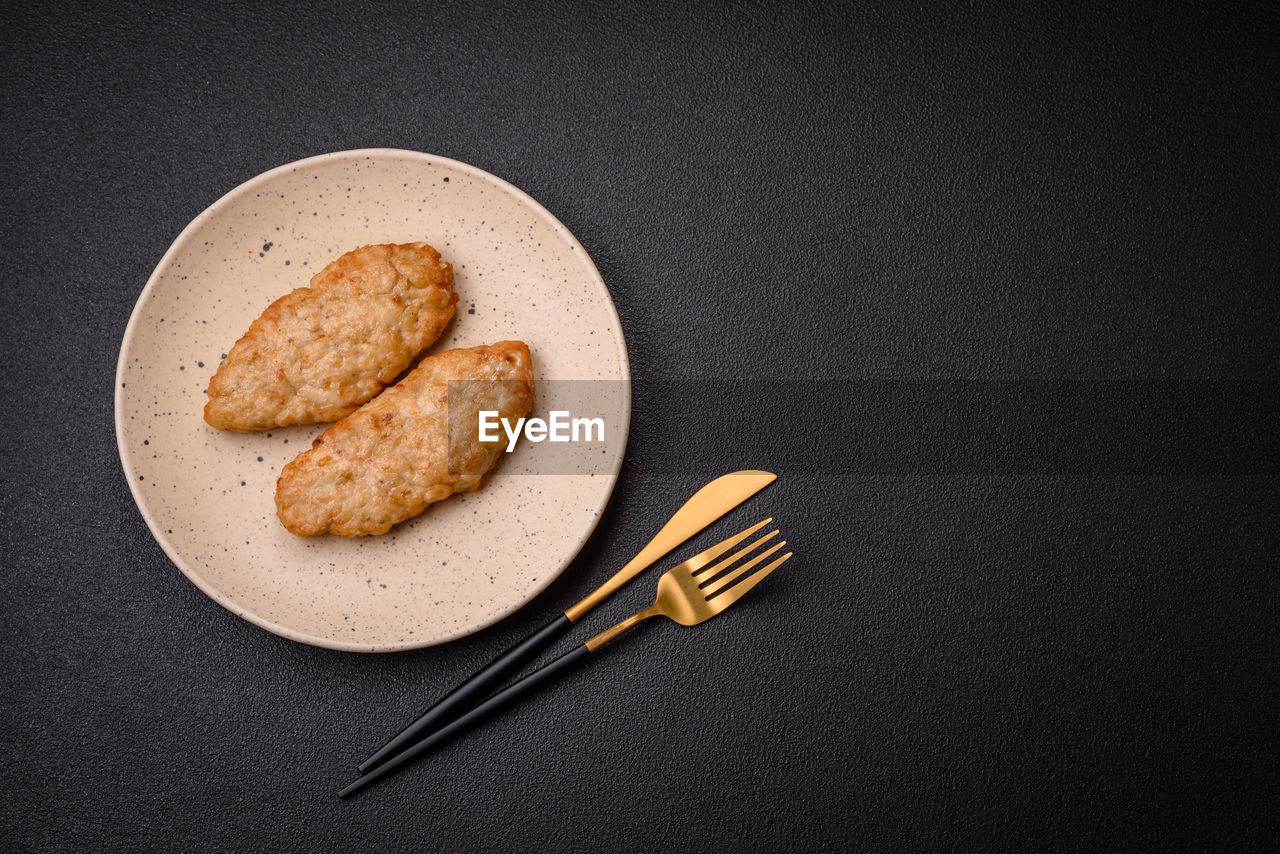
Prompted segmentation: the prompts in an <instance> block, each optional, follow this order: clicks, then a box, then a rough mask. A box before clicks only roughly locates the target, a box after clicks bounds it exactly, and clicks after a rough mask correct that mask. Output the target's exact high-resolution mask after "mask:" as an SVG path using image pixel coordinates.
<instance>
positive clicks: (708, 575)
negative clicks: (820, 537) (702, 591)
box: [690, 530, 778, 587]
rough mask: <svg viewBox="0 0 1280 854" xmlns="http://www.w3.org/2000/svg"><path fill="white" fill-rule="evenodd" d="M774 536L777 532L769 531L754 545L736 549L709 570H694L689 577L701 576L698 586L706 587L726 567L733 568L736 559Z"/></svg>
mask: <svg viewBox="0 0 1280 854" xmlns="http://www.w3.org/2000/svg"><path fill="white" fill-rule="evenodd" d="M776 536H778V531H776V530H774V531H770V532H769V533H767V534H765V535H764V536H763V537H761V538H760V539H758V540H756V541H755V542H754V543H752V544H751V545H749V546H743V547H742V548H740V549H738V550H737V551H736V552H734V553H733V554H731V555H729V556H728V557H727V558H725V559H724V560H722V561H720V562H719V563H718V564H716V565H715V566H713V567H711V568H710V569H705V568H704V569H695V570H694V571H693V572H691V573H690V575H701V576H702V583H701V584H699V585H698V586H699V587H706V586H707V585H708V584H710V583H711V581H712V580H713V579H714V578H715V577H716V576H717V575H719V574H720V573H721V572H723V571H724V570H725V569H727V568H728V567H731V566H733V565H734V564H735V563H736V562H737V561H738V558H740V557H742V556H743V555H746V554H750V553H751V552H753V551H755V550H756V548H757V547H759V546H760V544H761V543H765V542H768V540H769V539H770V538H771V537H776Z"/></svg>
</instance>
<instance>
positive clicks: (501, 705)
mask: <svg viewBox="0 0 1280 854" xmlns="http://www.w3.org/2000/svg"><path fill="white" fill-rule="evenodd" d="M590 656H591V650H590V649H588V648H587V645H586V644H579V645H578V646H576V647H574V648H573V649H571V650H569V651H568V652H566V653H565V654H564V655H562V656H560V657H559V658H557V659H555V660H554V661H552V662H551V663H550V664H546V665H544V666H542V667H540V668H539V669H537V670H535V671H533V672H532V673H530V674H529V675H528V676H526V677H524V678H523V679H521V680H520V681H519V682H516V683H515V684H513V685H511V686H510V687H508V688H504V689H503V690H501V691H499V692H498V693H497V694H494V695H493V696H492V697H490V698H489V699H488V700H485V701H484V702H483V703H481V704H480V705H478V706H476V707H475V708H474V709H472V710H471V711H469V712H467V713H466V714H464V715H463V716H462V717H460V718H458V719H457V720H455V721H454V722H453V723H451V724H447V725H446V726H444V727H443V728H441V729H439V730H436V732H434V733H432V734H431V735H429V736H427V737H426V738H424V739H422V740H421V741H419V742H417V743H416V744H414V745H413V746H412V747H408V748H406V749H404V750H402V751H400V752H399V753H397V754H396V755H395V756H392V757H391V758H390V759H388V760H387V761H386V762H383V763H382V764H381V765H379V766H378V767H376V768H374V769H373V770H371V771H370V772H369V773H367V774H365V775H364V776H363V777H360V778H359V779H357V780H356V781H354V782H353V783H351V784H349V785H348V786H347V787H346V788H345V789H343V790H342V791H341V792H339V793H338V797H340V798H345V797H346V796H347V795H350V794H351V793H352V792H355V791H356V790H358V789H362V788H364V787H365V786H367V785H368V784H370V783H372V782H373V781H374V780H377V779H378V778H379V777H382V776H384V775H386V774H390V773H391V772H392V771H395V770H396V769H397V768H400V767H402V766H404V765H406V764H408V763H409V762H412V761H413V760H414V759H415V758H416V757H418V756H421V755H422V754H423V753H425V752H427V751H428V750H430V749H431V748H433V747H435V746H437V745H439V744H442V743H443V742H446V741H448V740H449V739H451V738H453V737H454V736H456V735H459V734H460V733H463V732H466V731H467V730H469V729H471V728H472V727H474V726H476V725H477V724H479V723H480V722H481V721H483V720H484V719H485V718H488V717H489V716H490V715H494V714H497V713H498V712H500V711H502V710H503V709H505V708H506V707H507V706H510V705H512V704H513V703H515V702H517V701H519V700H521V699H523V698H524V697H525V696H527V695H528V694H531V693H533V692H534V691H536V690H537V689H538V688H541V687H542V686H543V685H545V684H546V683H547V682H550V681H551V680H552V679H555V678H556V677H558V676H559V675H560V674H562V673H564V672H565V671H567V670H570V669H571V668H573V667H575V666H577V665H578V664H581V663H582V662H583V661H586V660H587V659H588V658H589V657H590Z"/></svg>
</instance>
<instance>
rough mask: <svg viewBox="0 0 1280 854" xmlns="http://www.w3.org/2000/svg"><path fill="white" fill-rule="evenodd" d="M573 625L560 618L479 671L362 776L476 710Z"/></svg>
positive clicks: (369, 763) (364, 767) (368, 763)
mask: <svg viewBox="0 0 1280 854" xmlns="http://www.w3.org/2000/svg"><path fill="white" fill-rule="evenodd" d="M571 625H573V622H572V621H571V620H570V619H569V618H568V617H567V616H565V615H564V614H561V615H560V616H558V617H556V618H555V619H554V620H552V621H551V622H549V623H547V624H546V625H545V626H543V627H542V628H540V629H538V630H537V631H536V632H534V633H533V634H531V635H529V636H528V637H527V638H525V639H524V640H522V641H520V642H519V643H517V644H516V645H515V646H513V647H511V649H509V650H507V651H506V652H504V653H502V655H499V656H498V657H497V658H495V659H494V660H493V661H490V662H489V663H488V664H486V665H485V666H484V667H482V668H480V669H479V670H477V671H476V672H475V673H473V674H472V675H471V676H470V677H469V678H468V679H467V680H466V681H465V682H463V683H462V684H460V685H459V686H458V687H456V688H454V689H453V690H452V691H450V692H449V693H448V694H445V695H444V696H443V697H441V698H440V700H438V701H437V702H436V704H435V705H433V706H431V707H430V708H428V709H427V710H426V711H425V712H423V713H422V714H420V715H418V717H416V718H414V719H413V720H412V721H410V722H409V723H408V724H407V725H406V726H405V727H404V729H402V730H400V732H399V733H397V734H396V736H395V737H394V738H392V739H391V740H390V741H388V742H387V743H386V744H384V745H382V747H380V748H378V750H377V752H376V753H374V754H373V755H372V756H370V757H369V758H368V759H366V760H365V761H364V762H361V763H360V773H362V774H363V773H365V772H367V771H369V770H370V769H372V768H375V767H377V766H378V765H380V764H382V763H384V762H386V761H387V760H389V759H391V758H392V757H393V756H395V755H396V754H398V753H399V752H400V751H402V750H404V749H405V748H406V747H407V746H409V745H411V744H414V743H416V742H418V741H420V740H421V739H423V738H425V737H426V736H428V735H430V734H431V733H432V732H434V731H435V730H437V729H440V728H441V727H443V726H444V725H446V724H448V723H449V722H450V721H452V720H454V719H455V718H457V717H459V716H460V715H462V714H463V713H464V712H465V711H466V710H467V709H468V708H470V707H472V706H475V705H476V704H477V703H479V702H480V701H481V700H482V699H484V698H485V697H486V696H488V695H489V694H490V693H491V692H492V691H493V689H495V688H497V687H498V686H499V685H500V684H502V683H503V682H505V681H507V678H508V677H509V676H511V675H512V674H513V673H515V672H516V671H517V670H519V669H520V668H521V667H523V666H524V665H525V664H527V663H528V662H529V661H530V660H531V659H532V658H533V657H534V656H535V655H537V654H538V653H539V652H542V651H543V650H544V649H546V648H547V647H549V646H550V645H551V644H552V643H553V642H555V640H556V639H557V638H559V637H560V636H561V635H563V634H564V633H565V632H567V631H568V630H569V627H570V626H571ZM513 687H514V686H513Z"/></svg>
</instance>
